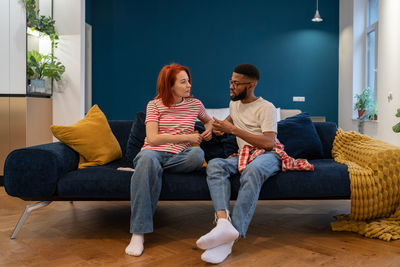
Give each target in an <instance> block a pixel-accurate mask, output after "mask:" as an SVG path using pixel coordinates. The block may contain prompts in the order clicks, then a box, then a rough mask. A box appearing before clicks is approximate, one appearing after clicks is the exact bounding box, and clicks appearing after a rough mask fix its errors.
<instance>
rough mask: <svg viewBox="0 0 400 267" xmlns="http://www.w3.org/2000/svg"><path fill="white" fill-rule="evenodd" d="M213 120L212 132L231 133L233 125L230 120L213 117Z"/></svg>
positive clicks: (219, 133)
mask: <svg viewBox="0 0 400 267" xmlns="http://www.w3.org/2000/svg"><path fill="white" fill-rule="evenodd" d="M213 119H214V122H213V124H212V126H213V132H214V134H215V135H223V134H224V133H232V130H233V127H235V126H234V125H233V124H232V123H231V122H230V121H228V120H224V121H221V120H218V119H217V118H215V117H213Z"/></svg>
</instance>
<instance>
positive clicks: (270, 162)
mask: <svg viewBox="0 0 400 267" xmlns="http://www.w3.org/2000/svg"><path fill="white" fill-rule="evenodd" d="M280 166H281V159H280V157H279V156H278V155H277V154H276V153H275V152H271V151H268V152H265V153H264V154H261V155H259V156H257V157H256V158H255V159H254V160H253V161H252V162H250V163H249V164H247V166H246V168H245V169H244V170H243V172H242V175H241V176H240V188H239V193H238V197H237V200H236V203H235V206H234V207H233V211H232V216H231V219H232V224H233V226H234V227H235V228H236V230H238V232H239V233H240V235H241V236H242V237H245V235H246V232H247V228H248V227H249V224H250V221H251V219H252V217H253V214H254V211H255V209H256V205H257V201H258V197H259V195H260V190H261V186H262V185H263V183H264V182H265V181H266V180H267V179H268V178H269V177H270V176H273V175H274V174H276V173H277V172H278V171H279V170H280ZM236 173H238V157H237V156H236V157H232V158H228V159H221V158H215V159H212V160H210V161H209V162H208V165H207V183H208V187H209V189H210V194H211V198H212V200H213V204H214V209H215V211H219V210H229V200H230V198H231V183H230V180H229V177H230V176H231V175H233V174H236Z"/></svg>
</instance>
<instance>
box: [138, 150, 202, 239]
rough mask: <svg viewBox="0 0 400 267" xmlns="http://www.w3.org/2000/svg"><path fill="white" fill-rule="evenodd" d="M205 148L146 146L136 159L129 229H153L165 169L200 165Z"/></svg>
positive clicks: (149, 230)
mask: <svg viewBox="0 0 400 267" xmlns="http://www.w3.org/2000/svg"><path fill="white" fill-rule="evenodd" d="M203 162H204V152H203V150H201V148H199V147H188V148H186V149H185V150H183V151H182V152H181V153H179V154H173V153H168V152H163V151H156V150H151V149H145V150H142V151H140V152H139V154H137V156H136V157H135V159H134V160H133V166H134V168H135V172H134V173H133V175H132V178H131V226H130V232H131V233H135V234H144V233H151V232H153V215H154V212H155V210H156V206H157V202H158V198H159V196H160V192H161V184H162V182H161V179H162V174H163V171H164V170H168V171H172V172H191V171H194V170H199V169H201V167H202V165H203Z"/></svg>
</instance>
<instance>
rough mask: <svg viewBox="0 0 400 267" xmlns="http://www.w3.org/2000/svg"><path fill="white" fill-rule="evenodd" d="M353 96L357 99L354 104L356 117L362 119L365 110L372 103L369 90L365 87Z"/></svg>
mask: <svg viewBox="0 0 400 267" xmlns="http://www.w3.org/2000/svg"><path fill="white" fill-rule="evenodd" d="M355 98H356V99H357V101H356V103H355V104H354V110H357V111H358V119H362V118H363V117H365V116H366V115H367V114H366V112H367V110H368V109H369V108H370V106H371V103H372V100H373V99H372V96H371V90H370V89H369V88H365V89H364V90H363V91H362V92H361V94H356V96H355Z"/></svg>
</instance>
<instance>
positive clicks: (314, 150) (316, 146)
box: [278, 113, 323, 159]
mask: <svg viewBox="0 0 400 267" xmlns="http://www.w3.org/2000/svg"><path fill="white" fill-rule="evenodd" d="M278 139H279V142H281V143H282V144H283V145H284V146H285V151H286V153H287V154H288V155H289V156H291V157H293V158H306V159H320V158H322V157H323V156H322V155H323V150H322V144H321V140H320V139H319V136H318V133H317V131H316V129H315V126H314V124H313V123H312V121H311V119H310V115H308V114H307V113H300V114H298V115H296V116H293V117H289V118H286V119H284V120H281V121H279V122H278Z"/></svg>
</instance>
